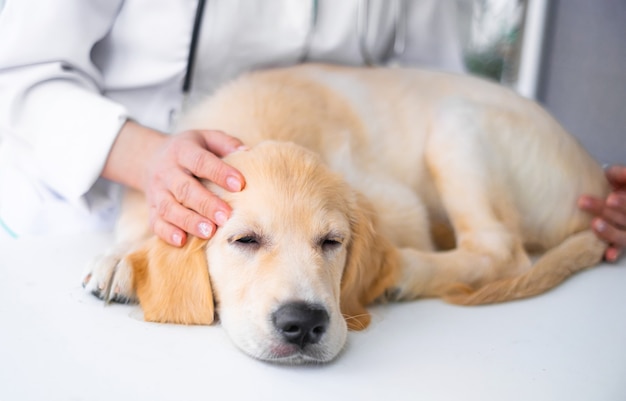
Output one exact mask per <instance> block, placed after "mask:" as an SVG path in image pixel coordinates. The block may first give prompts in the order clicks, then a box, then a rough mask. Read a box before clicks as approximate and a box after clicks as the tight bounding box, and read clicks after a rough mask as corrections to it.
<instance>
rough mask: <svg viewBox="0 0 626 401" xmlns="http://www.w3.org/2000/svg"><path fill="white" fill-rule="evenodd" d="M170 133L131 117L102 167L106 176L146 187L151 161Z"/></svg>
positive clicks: (128, 184) (127, 184) (125, 183)
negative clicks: (148, 126) (147, 125)
mask: <svg viewBox="0 0 626 401" xmlns="http://www.w3.org/2000/svg"><path fill="white" fill-rule="evenodd" d="M166 140H167V135H165V134H163V133H161V132H159V131H155V130H153V129H150V128H147V127H144V126H142V125H140V124H138V123H136V122H134V121H131V120H128V121H127V122H126V123H125V124H124V125H123V126H122V129H121V130H120V132H119V134H118V135H117V138H116V139H115V142H114V143H113V147H112V148H111V151H110V152H109V155H108V157H107V160H106V163H105V165H104V168H103V170H102V177H104V178H106V179H109V180H111V181H115V182H118V183H121V184H124V185H126V186H128V187H131V188H135V189H139V190H142V191H143V190H144V185H145V180H146V171H147V169H148V163H149V162H150V160H151V159H152V158H153V157H154V154H155V153H156V152H157V149H158V148H159V147H161V146H162V145H163V143H164V142H165V141H166Z"/></svg>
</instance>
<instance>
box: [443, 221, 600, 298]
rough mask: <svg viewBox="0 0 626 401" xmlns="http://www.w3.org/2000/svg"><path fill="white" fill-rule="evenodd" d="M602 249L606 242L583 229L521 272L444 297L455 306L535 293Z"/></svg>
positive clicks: (578, 268) (586, 265) (583, 266)
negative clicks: (475, 289)
mask: <svg viewBox="0 0 626 401" xmlns="http://www.w3.org/2000/svg"><path fill="white" fill-rule="evenodd" d="M605 249H606V244H605V243H604V242H602V241H600V240H599V239H598V238H597V237H596V236H595V234H594V233H593V232H592V231H590V230H587V231H583V232H580V233H577V234H574V235H572V236H570V237H568V238H567V239H566V240H565V241H563V242H562V243H561V244H560V245H558V246H556V247H555V248H552V249H551V250H549V251H548V252H546V253H545V254H544V255H543V256H541V257H540V258H539V260H537V262H536V263H535V265H534V266H532V268H531V269H530V270H529V271H528V272H527V273H525V274H522V275H520V276H518V277H513V278H508V279H502V280H498V281H494V282H491V283H488V284H486V285H485V286H483V287H481V288H479V289H478V290H477V291H472V290H471V289H469V288H465V289H463V288H459V291H454V292H451V293H450V294H448V295H446V296H444V299H445V300H446V301H447V302H450V303H454V304H458V305H480V304H488V303H497V302H505V301H511V300H515V299H522V298H528V297H531V296H534V295H539V294H542V293H544V292H546V291H548V290H550V289H552V288H554V287H556V286H557V285H558V284H560V283H561V282H563V281H564V280H565V279H567V278H568V277H569V276H571V275H572V274H574V273H576V272H579V271H581V270H583V269H586V268H589V267H592V266H594V265H596V264H598V263H599V262H600V261H601V260H602V256H603V255H604V250H605Z"/></svg>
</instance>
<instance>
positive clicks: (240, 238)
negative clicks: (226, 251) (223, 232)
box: [228, 234, 264, 251]
mask: <svg viewBox="0 0 626 401" xmlns="http://www.w3.org/2000/svg"><path fill="white" fill-rule="evenodd" d="M228 242H229V243H230V244H232V245H235V246H237V247H240V248H242V249H244V250H251V251H253V250H257V249H259V248H260V247H261V245H263V242H264V241H263V239H262V237H261V236H259V235H257V234H245V235H237V236H233V237H231V238H229V239H228Z"/></svg>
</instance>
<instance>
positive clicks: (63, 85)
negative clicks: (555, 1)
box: [0, 0, 463, 236]
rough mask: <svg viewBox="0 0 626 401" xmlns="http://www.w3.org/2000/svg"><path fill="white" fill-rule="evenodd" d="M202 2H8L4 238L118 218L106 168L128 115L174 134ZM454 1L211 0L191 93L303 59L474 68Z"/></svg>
mask: <svg viewBox="0 0 626 401" xmlns="http://www.w3.org/2000/svg"><path fill="white" fill-rule="evenodd" d="M196 7H197V0H55V1H48V0H7V1H6V3H5V5H4V8H3V9H2V11H0V38H1V40H0V231H2V229H4V235H7V233H8V234H10V235H12V236H25V235H31V234H50V233H54V234H62V233H74V232H78V231H84V230H93V229H98V228H104V229H108V228H110V227H111V222H112V221H113V220H114V217H115V214H116V210H117V205H118V200H119V193H120V190H119V188H118V187H117V186H116V185H114V184H112V183H110V182H107V181H106V180H103V179H101V178H99V175H100V172H101V170H102V168H103V166H104V163H105V161H106V158H107V155H108V152H109V149H110V148H111V146H112V144H113V142H114V140H115V138H116V135H117V133H118V131H119V130H120V128H121V126H122V125H123V124H124V122H125V121H126V119H128V118H132V119H134V120H136V121H138V122H140V123H142V124H144V125H147V126H150V127H152V128H154V129H158V130H161V131H164V132H169V130H170V128H171V126H172V120H173V118H174V117H175V116H176V115H177V114H178V113H179V112H180V111H181V108H182V107H183V103H184V102H183V100H184V95H183V93H182V90H181V87H182V82H183V79H184V76H185V71H186V68H187V57H188V54H189V48H190V43H191V32H192V26H193V20H194V15H195V12H196ZM394 7H404V8H401V9H399V10H400V12H396V9H395V8H394ZM455 7H456V0H443V1H442V0H405V1H397V0H392V1H389V0H370V1H366V0H341V1H337V0H317V1H315V0H313V1H308V0H263V1H260V0H211V1H208V2H207V5H206V8H205V11H204V14H203V16H204V17H203V23H202V30H201V34H200V41H199V45H198V50H197V57H196V64H195V66H194V74H193V87H192V88H193V90H192V92H191V94H190V95H189V98H190V99H191V101H192V102H193V101H194V99H197V98H198V97H200V96H204V95H205V94H207V93H210V92H212V91H213V90H214V89H215V88H216V87H217V86H219V85H220V84H221V83H223V82H224V81H226V80H228V79H231V78H233V77H235V76H236V75H238V74H240V73H242V72H244V71H246V70H250V69H254V68H265V67H271V66H280V65H289V64H295V63H298V62H302V61H324V62H334V63H342V64H352V65H359V64H365V63H366V62H368V61H369V62H375V63H382V64H390V63H399V64H404V65H422V66H428V67H435V68H441V69H446V70H453V71H462V70H463V63H462V59H461V48H460V44H459V42H460V40H459V35H458V32H457V30H456V27H457V24H456V18H457V15H456V9H455ZM394 48H395V51H394Z"/></svg>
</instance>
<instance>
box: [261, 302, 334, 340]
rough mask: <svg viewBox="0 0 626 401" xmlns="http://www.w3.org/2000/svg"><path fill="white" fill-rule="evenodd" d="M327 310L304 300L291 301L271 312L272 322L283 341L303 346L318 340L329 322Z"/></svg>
mask: <svg viewBox="0 0 626 401" xmlns="http://www.w3.org/2000/svg"><path fill="white" fill-rule="evenodd" d="M329 320H330V319H329V317H328V312H326V310H325V309H324V308H323V307H321V306H319V305H313V304H308V303H305V302H291V303H288V304H285V305H283V306H281V307H280V308H279V309H278V310H277V311H276V312H274V313H273V314H272V322H273V323H274V327H276V330H278V332H279V333H280V334H281V335H282V336H283V338H284V339H285V341H287V342H289V343H291V344H296V345H298V346H299V347H300V348H304V347H305V346H306V345H308V344H315V343H317V342H319V341H320V339H321V338H322V336H323V335H324V333H325V332H326V329H327V328H328V322H329Z"/></svg>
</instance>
